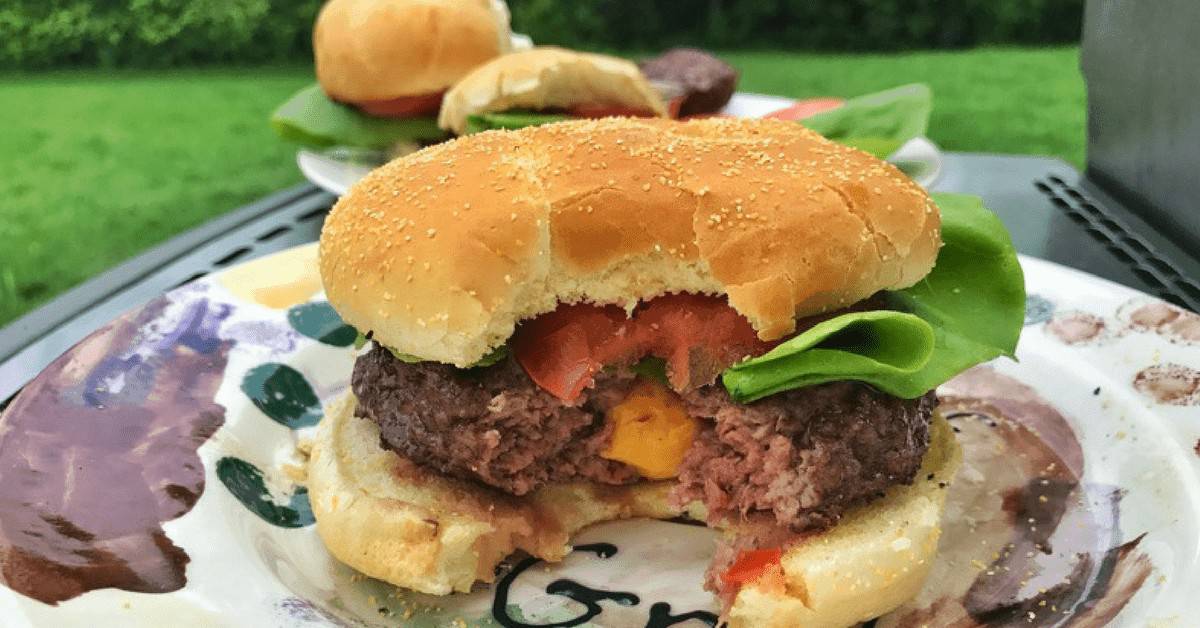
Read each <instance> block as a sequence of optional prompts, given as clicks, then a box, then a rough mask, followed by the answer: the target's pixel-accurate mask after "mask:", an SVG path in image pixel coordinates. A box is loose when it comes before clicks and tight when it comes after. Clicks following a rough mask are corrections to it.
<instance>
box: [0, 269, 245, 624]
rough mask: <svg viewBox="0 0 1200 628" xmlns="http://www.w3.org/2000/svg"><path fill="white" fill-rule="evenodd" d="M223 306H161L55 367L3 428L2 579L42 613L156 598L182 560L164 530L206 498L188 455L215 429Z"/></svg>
mask: <svg viewBox="0 0 1200 628" xmlns="http://www.w3.org/2000/svg"><path fill="white" fill-rule="evenodd" d="M230 311H231V306H229V305H224V304H212V303H210V302H209V301H208V300H207V299H206V298H204V296H203V294H201V293H199V292H196V291H190V292H175V293H173V294H172V295H170V296H164V297H159V298H158V299H155V300H154V301H151V302H150V303H149V304H147V305H146V306H144V307H142V308H140V309H138V310H135V311H133V312H130V313H128V314H126V315H124V316H122V317H121V318H119V319H117V320H115V321H113V322H112V323H110V324H108V325H107V326H105V327H104V328H102V329H100V330H98V331H96V332H95V333H93V334H92V335H90V336H88V337H87V338H86V339H84V340H83V341H82V342H80V343H79V344H78V345H76V346H75V347H73V348H72V349H71V350H70V351H68V352H67V353H66V354H64V355H62V356H61V357H59V358H58V359H57V360H55V361H54V362H53V363H52V364H51V365H50V366H49V367H47V368H46V370H45V371H43V372H42V373H41V374H40V375H39V376H38V377H37V378H36V379H35V380H34V381H32V382H31V383H30V384H29V385H28V386H26V387H25V389H24V390H23V391H22V392H21V393H20V394H19V395H18V396H17V397H16V399H15V400H14V401H13V403H12V405H11V406H9V408H8V409H7V410H6V411H5V413H4V414H3V416H2V417H0V579H2V580H3V582H4V584H6V585H7V586H8V587H10V588H12V589H13V590H15V591H18V592H20V593H22V594H24V595H27V596H29V597H31V598H34V599H37V600H40V601H42V602H45V603H48V604H56V603H58V602H61V601H63V600H67V599H70V598H73V597H75V596H78V595H81V594H83V593H86V592H87V591H91V590H95V589H101V588H107V587H116V588H119V589H124V590H126V591H138V592H143V593H162V592H167V591H174V590H177V589H179V588H181V587H182V586H183V585H184V583H185V582H186V577H185V575H184V568H185V566H186V565H187V563H188V560H189V559H188V556H187V554H186V553H185V552H184V551H183V549H182V548H180V547H178V546H176V545H175V544H174V543H173V542H172V541H171V540H170V539H169V538H168V537H167V535H166V533H165V532H163V529H162V523H163V522H165V521H170V520H172V519H175V518H177V517H179V516H181V515H183V514H184V513H186V512H188V511H189V510H191V508H192V506H194V505H195V503H196V501H197V500H198V499H199V498H200V494H201V493H202V492H203V490H204V467H203V464H202V463H201V461H200V457H199V455H197V453H196V452H197V449H198V448H199V447H200V445H202V444H203V443H204V442H205V441H206V440H207V439H208V438H209V437H210V436H211V435H212V434H213V433H214V432H216V430H217V429H218V428H219V427H220V426H221V424H222V423H223V422H224V418H225V409H224V408H223V407H222V406H220V405H218V404H216V403H215V402H214V401H213V397H214V395H215V394H216V392H217V388H218V386H219V385H220V383H221V378H222V374H223V372H224V370H225V364H226V359H227V356H228V353H229V350H230V347H231V346H232V344H233V343H232V342H230V341H226V340H221V339H220V337H219V336H218V334H217V329H218V327H219V326H220V324H221V322H222V321H223V320H224V319H225V318H226V317H228V316H229V314H230Z"/></svg>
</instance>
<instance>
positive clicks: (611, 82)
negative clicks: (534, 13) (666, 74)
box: [438, 46, 668, 135]
mask: <svg viewBox="0 0 1200 628" xmlns="http://www.w3.org/2000/svg"><path fill="white" fill-rule="evenodd" d="M667 114H668V108H667V103H666V102H665V101H664V100H663V97H662V96H661V95H660V94H659V93H658V92H657V91H655V89H654V87H653V86H651V84H650V82H649V81H647V80H646V77H645V76H643V75H642V72H641V70H639V69H638V66H637V65H636V64H634V63H633V62H631V61H626V60H625V59H620V58H617V57H610V56H608V55H602V54H594V53H588V52H577V51H574V50H567V49H564V48H556V47H552V46H544V47H537V48H533V49H530V50H524V51H521V52H515V53H512V54H509V55H505V56H503V57H497V58H496V59H493V60H491V61H489V62H488V63H485V64H483V65H481V66H479V67H478V68H475V69H474V70H473V71H472V72H471V73H470V74H467V75H466V76H465V77H463V79H462V80H461V81H459V82H458V83H457V84H456V85H455V86H454V87H452V88H451V89H450V91H448V92H446V97H445V98H444V99H443V101H442V108H441V111H440V112H439V113H438V125H439V126H441V127H442V128H443V129H445V130H447V131H450V132H453V133H454V134H456V135H465V134H468V133H476V132H479V131H484V130H489V129H519V128H523V127H527V126H534V125H538V124H547V123H550V122H559V121H563V120H568V119H572V118H602V117H606V116H632V117H665V116H667Z"/></svg>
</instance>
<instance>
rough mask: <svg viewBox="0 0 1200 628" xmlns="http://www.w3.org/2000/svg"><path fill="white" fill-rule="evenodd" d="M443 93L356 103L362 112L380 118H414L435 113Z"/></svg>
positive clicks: (439, 105) (440, 103)
mask: <svg viewBox="0 0 1200 628" xmlns="http://www.w3.org/2000/svg"><path fill="white" fill-rule="evenodd" d="M445 93H446V92H444V91H441V92H437V93H434V94H421V95H419V96H403V97H400V98H393V99H391V100H368V101H367V102H360V103H357V104H358V108H359V109H361V110H363V111H364V112H366V113H369V114H371V115H373V116H379V117H381V118H416V117H418V116H425V115H430V114H436V113H437V111H438V108H439V107H441V106H442V95H443V94H445Z"/></svg>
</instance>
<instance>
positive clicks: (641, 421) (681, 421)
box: [600, 381, 699, 480]
mask: <svg viewBox="0 0 1200 628" xmlns="http://www.w3.org/2000/svg"><path fill="white" fill-rule="evenodd" d="M606 420H607V421H608V422H609V424H610V425H612V441H611V442H610V444H609V446H608V449H606V450H605V451H603V452H602V453H601V454H600V456H601V457H602V458H607V459H609V460H618V461H620V462H624V463H625V464H628V465H629V466H631V467H633V468H635V469H637V470H638V471H639V472H640V473H641V474H642V477H646V478H649V479H652V480H665V479H668V478H673V477H675V476H676V475H678V470H679V464H680V463H681V462H683V455H684V454H685V453H687V450H688V447H690V446H691V444H692V440H693V439H695V437H696V430H697V429H698V428H699V423H698V421H696V419H694V418H692V417H691V416H688V413H687V410H686V409H684V407H683V402H681V401H680V400H679V397H678V396H677V395H675V393H673V392H671V391H670V390H667V389H666V388H665V387H663V386H662V385H660V384H657V383H655V382H649V381H646V382H642V383H640V384H638V386H637V387H636V388H634V389H633V391H632V392H630V393H629V396H628V397H626V398H625V400H624V401H622V402H621V403H619V404H617V406H615V407H614V408H613V409H612V410H610V411H609V412H608V416H607V417H606Z"/></svg>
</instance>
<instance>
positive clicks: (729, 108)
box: [296, 92, 942, 196]
mask: <svg viewBox="0 0 1200 628" xmlns="http://www.w3.org/2000/svg"><path fill="white" fill-rule="evenodd" d="M794 102H796V101H794V100H792V99H791V98H783V97H781V96H768V95H765V94H746V93H740V92H739V93H737V94H734V95H733V98H732V99H730V101H729V104H728V105H726V106H725V109H723V110H722V113H727V114H729V115H732V116H738V117H741V118H759V117H762V116H764V115H766V114H768V113H771V112H772V111H777V110H779V109H783V108H784V107H788V106H791V105H792V104H793V103H794ZM888 160H889V161H891V162H892V163H894V164H896V165H897V166H899V167H900V168H901V169H902V170H904V171H905V172H907V173H908V175H909V176H911V177H912V178H913V180H915V181H916V182H917V183H920V184H921V185H923V186H925V187H930V186H931V185H933V183H934V181H937V178H938V175H940V174H941V172H942V153H941V151H940V150H938V147H937V145H935V144H934V143H933V142H931V141H930V140H929V138H925V137H918V138H914V139H912V140H910V141H909V142H908V143H906V144H905V145H903V146H901V147H900V149H899V150H897V151H896V152H895V154H893V155H892V156H891V157H890V158H888ZM296 165H298V166H299V167H300V172H302V173H303V174H304V177H305V178H306V179H308V180H309V181H311V182H312V183H313V184H314V185H316V186H317V187H320V188H322V189H324V190H326V191H328V192H330V193H332V194H335V195H337V196H341V195H343V194H345V193H346V190H349V189H350V186H352V185H354V183H355V182H357V181H358V180H359V179H361V178H363V177H364V176H366V174H367V173H368V172H370V171H371V168H372V166H371V165H365V164H361V163H354V162H349V161H345V160H342V159H339V158H337V157H334V156H331V155H329V154H326V153H321V152H319V151H313V150H301V151H299V152H298V153H296Z"/></svg>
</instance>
